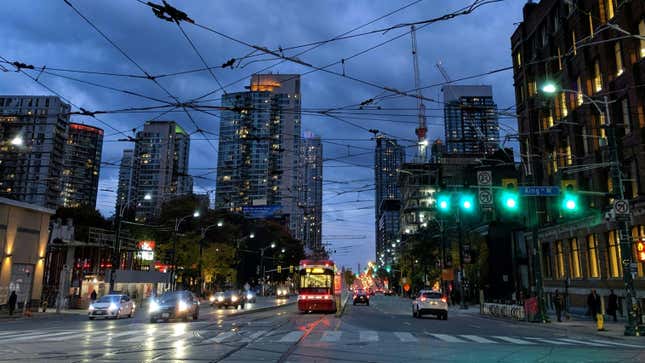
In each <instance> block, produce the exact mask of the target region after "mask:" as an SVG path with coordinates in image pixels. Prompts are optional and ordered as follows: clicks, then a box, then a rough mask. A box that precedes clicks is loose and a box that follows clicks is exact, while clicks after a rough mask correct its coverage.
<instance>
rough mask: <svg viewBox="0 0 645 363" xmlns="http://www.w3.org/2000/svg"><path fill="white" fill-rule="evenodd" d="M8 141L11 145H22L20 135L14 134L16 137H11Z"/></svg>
mask: <svg viewBox="0 0 645 363" xmlns="http://www.w3.org/2000/svg"><path fill="white" fill-rule="evenodd" d="M10 142H11V145H13V146H22V144H23V139H22V136H20V135H16V137H14V138H13V139H11V141H10Z"/></svg>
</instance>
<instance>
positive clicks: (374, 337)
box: [359, 330, 378, 342]
mask: <svg viewBox="0 0 645 363" xmlns="http://www.w3.org/2000/svg"><path fill="white" fill-rule="evenodd" d="M359 339H360V341H361V342H377V341H378V333H377V332H376V331H374V330H362V331H361V332H360V333H359Z"/></svg>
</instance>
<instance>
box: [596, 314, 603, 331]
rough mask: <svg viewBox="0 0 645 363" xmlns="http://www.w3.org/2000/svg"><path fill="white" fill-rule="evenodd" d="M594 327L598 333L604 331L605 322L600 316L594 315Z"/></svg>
mask: <svg viewBox="0 0 645 363" xmlns="http://www.w3.org/2000/svg"><path fill="white" fill-rule="evenodd" d="M596 326H597V328H598V331H603V330H605V320H604V317H603V315H602V314H596Z"/></svg>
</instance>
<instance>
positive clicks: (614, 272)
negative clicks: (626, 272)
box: [607, 230, 623, 278]
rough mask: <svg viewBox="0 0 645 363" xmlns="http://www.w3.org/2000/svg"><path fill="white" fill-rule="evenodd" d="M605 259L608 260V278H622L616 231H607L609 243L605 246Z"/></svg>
mask: <svg viewBox="0 0 645 363" xmlns="http://www.w3.org/2000/svg"><path fill="white" fill-rule="evenodd" d="M607 252H608V253H607V259H608V260H609V261H608V262H609V263H608V266H609V277H612V278H619V277H622V276H623V274H622V271H621V268H622V266H621V263H620V262H621V260H622V257H621V254H620V241H619V238H618V233H617V231H615V230H613V231H609V243H608V246H607Z"/></svg>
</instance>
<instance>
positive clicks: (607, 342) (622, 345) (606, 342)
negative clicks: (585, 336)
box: [589, 339, 645, 348]
mask: <svg viewBox="0 0 645 363" xmlns="http://www.w3.org/2000/svg"><path fill="white" fill-rule="evenodd" d="M589 340H590V341H592V342H596V343H601V344H611V345H618V346H621V347H631V348H645V346H643V345H634V344H626V343H618V342H610V341H608V340H596V339H589Z"/></svg>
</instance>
